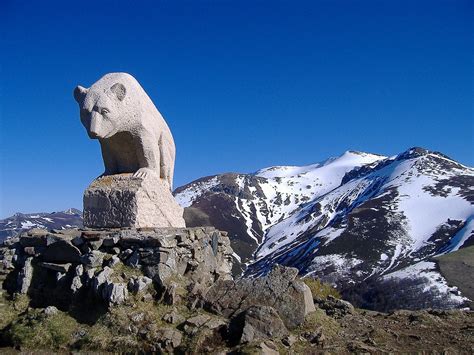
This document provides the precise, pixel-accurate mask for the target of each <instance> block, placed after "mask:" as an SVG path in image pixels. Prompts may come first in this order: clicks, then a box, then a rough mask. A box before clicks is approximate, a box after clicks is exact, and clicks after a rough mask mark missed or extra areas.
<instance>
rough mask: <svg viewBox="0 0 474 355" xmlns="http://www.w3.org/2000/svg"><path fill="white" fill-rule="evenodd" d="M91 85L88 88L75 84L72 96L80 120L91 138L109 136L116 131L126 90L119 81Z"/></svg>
mask: <svg viewBox="0 0 474 355" xmlns="http://www.w3.org/2000/svg"><path fill="white" fill-rule="evenodd" d="M97 84H99V82H98V83H96V84H94V85H92V87H90V88H89V89H86V88H84V87H82V86H77V87H76V88H75V89H74V98H75V99H76V101H77V103H78V104H79V109H80V116H81V122H82V124H83V125H84V127H85V128H86V130H87V134H88V135H89V137H90V138H92V139H105V138H110V137H112V136H113V135H114V134H116V133H117V132H118V129H119V125H118V123H119V122H120V116H121V115H122V114H123V110H124V107H123V106H124V105H123V104H124V102H123V101H124V99H125V97H126V96H127V90H126V88H125V86H124V85H123V84H121V83H114V84H112V85H110V86H109V85H107V87H105V88H104V87H102V86H103V85H97Z"/></svg>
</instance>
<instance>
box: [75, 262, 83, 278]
mask: <svg viewBox="0 0 474 355" xmlns="http://www.w3.org/2000/svg"><path fill="white" fill-rule="evenodd" d="M83 274H84V266H83V265H82V264H79V265H77V266H76V268H75V269H74V275H75V276H82V275H83Z"/></svg>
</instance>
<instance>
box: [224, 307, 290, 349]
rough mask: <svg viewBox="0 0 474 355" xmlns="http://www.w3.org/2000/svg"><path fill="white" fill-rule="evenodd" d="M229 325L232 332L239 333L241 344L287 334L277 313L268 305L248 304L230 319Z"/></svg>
mask: <svg viewBox="0 0 474 355" xmlns="http://www.w3.org/2000/svg"><path fill="white" fill-rule="evenodd" d="M230 327H231V332H232V333H235V334H240V339H239V342H240V343H242V344H245V343H252V342H256V341H259V340H265V339H272V338H282V337H284V336H286V335H288V330H287V329H286V327H285V325H284V324H283V321H282V320H281V318H280V317H279V315H278V313H277V312H276V311H275V309H274V308H273V307H269V306H250V307H249V308H248V309H247V310H245V311H243V312H242V313H241V314H239V315H237V316H236V317H234V318H233V319H232V320H231V323H230Z"/></svg>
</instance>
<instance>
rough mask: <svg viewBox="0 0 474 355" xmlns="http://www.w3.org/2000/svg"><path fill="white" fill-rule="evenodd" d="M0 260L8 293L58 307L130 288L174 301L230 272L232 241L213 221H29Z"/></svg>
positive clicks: (120, 295)
mask: <svg viewBox="0 0 474 355" xmlns="http://www.w3.org/2000/svg"><path fill="white" fill-rule="evenodd" d="M0 260H1V262H2V264H3V270H4V272H9V273H10V274H11V275H9V276H10V277H9V278H8V279H7V281H6V286H7V288H8V289H9V290H10V291H11V292H12V293H14V292H18V293H23V294H26V293H28V294H30V295H34V296H35V298H36V299H41V298H49V297H52V296H53V297H54V298H55V299H56V301H57V302H58V304H59V305H62V306H63V308H64V306H65V305H68V304H69V305H70V304H71V303H73V300H74V299H75V298H77V296H79V295H80V296H83V297H79V299H81V298H84V297H91V296H95V297H96V298H98V299H102V300H103V301H105V302H106V303H107V304H109V305H116V304H121V303H123V302H124V301H125V300H126V299H127V298H128V296H129V293H134V294H137V293H143V294H147V293H152V294H154V295H155V296H157V297H162V298H163V300H164V302H166V303H168V304H174V303H175V302H176V300H177V299H178V298H179V293H180V289H182V288H189V289H191V290H192V291H193V292H194V293H196V294H198V293H199V292H204V291H205V290H206V289H207V288H208V287H209V286H211V285H212V284H214V283H215V282H216V281H218V280H229V279H231V268H232V249H231V248H230V242H229V238H228V237H227V235H226V234H225V233H223V232H220V231H217V230H215V229H214V228H211V227H206V228H188V229H186V228H159V229H146V230H137V229H109V230H77V229H69V230H55V231H47V230H43V229H32V230H30V231H28V232H25V233H22V234H21V235H20V236H19V237H17V238H13V239H9V240H7V241H6V242H5V244H4V246H3V247H2V248H1V249H0ZM45 285H46V287H45ZM150 286H153V287H150ZM147 290H148V291H147ZM150 290H151V291H150ZM49 302H51V299H49Z"/></svg>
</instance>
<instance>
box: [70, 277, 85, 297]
mask: <svg viewBox="0 0 474 355" xmlns="http://www.w3.org/2000/svg"><path fill="white" fill-rule="evenodd" d="M82 286H83V284H82V280H81V277H80V276H74V277H73V278H72V281H71V291H72V293H73V294H74V293H77V292H78V291H79V290H80V289H81V288H82Z"/></svg>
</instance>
